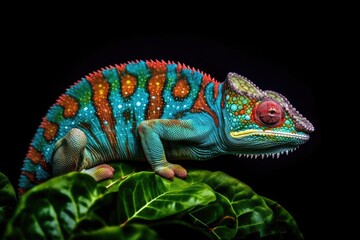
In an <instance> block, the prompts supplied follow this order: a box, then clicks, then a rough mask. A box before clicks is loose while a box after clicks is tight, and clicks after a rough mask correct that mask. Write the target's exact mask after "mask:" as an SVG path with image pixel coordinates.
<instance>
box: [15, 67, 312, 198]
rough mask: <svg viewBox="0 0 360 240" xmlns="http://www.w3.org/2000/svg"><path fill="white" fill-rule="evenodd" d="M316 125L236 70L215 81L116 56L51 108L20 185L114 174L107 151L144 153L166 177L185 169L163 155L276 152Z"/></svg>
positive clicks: (117, 156) (118, 156) (138, 156)
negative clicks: (73, 175)
mask: <svg viewBox="0 0 360 240" xmlns="http://www.w3.org/2000/svg"><path fill="white" fill-rule="evenodd" d="M313 130H314V128H313V126H312V124H311V123H310V122H309V121H308V120H306V119H305V118H304V117H303V116H302V115H301V114H299V113H298V112H297V111H296V110H295V108H293V107H292V106H291V104H290V103H289V101H288V100H287V99H286V98H285V97H283V96H282V95H280V94H278V93H276V92H273V91H262V90H260V89H259V88H258V87H256V86H255V85H254V84H253V83H252V82H250V81H249V80H248V79H246V78H245V77H242V76H240V75H238V74H235V73H229V74H228V76H227V79H226V80H225V81H224V82H222V83H220V82H218V81H215V80H214V79H213V78H211V77H210V76H209V75H207V74H204V73H202V72H200V71H197V70H195V69H193V68H190V67H187V66H185V65H183V64H176V63H173V62H164V61H152V60H150V61H136V62H129V63H126V64H120V65H115V66H114V67H108V68H105V69H102V70H100V71H97V72H94V73H91V74H89V75H88V76H86V77H85V78H83V79H81V80H80V81H78V82H76V83H75V84H74V85H73V86H71V87H70V88H69V89H67V91H66V92H65V93H64V94H63V95H61V96H60V97H59V99H58V100H57V102H56V103H55V104H54V105H53V106H52V107H51V108H50V109H49V111H48V113H47V114H46V116H45V117H44V118H43V121H42V123H41V124H40V126H39V128H38V129H37V132H36V134H35V136H34V138H33V140H32V142H31V145H30V147H29V151H28V153H27V155H26V158H25V160H24V164H23V168H22V173H21V175H20V179H19V194H20V195H21V194H23V193H24V192H26V191H27V190H28V189H30V188H31V187H33V186H34V185H36V184H39V183H41V182H44V181H46V180H47V179H49V178H51V177H52V176H58V175H61V174H65V173H68V172H71V171H83V172H86V173H88V174H90V175H92V176H93V177H94V178H95V179H96V180H97V181H99V180H102V179H106V178H111V177H112V176H113V171H114V169H113V168H112V167H111V166H109V165H107V164H106V163H107V162H111V161H133V160H147V161H148V162H149V163H150V164H151V166H152V168H153V170H154V171H155V172H156V173H157V174H159V175H160V176H162V177H165V178H169V179H172V178H174V176H178V177H180V178H186V176H187V172H186V170H185V169H184V168H183V167H181V166H180V165H177V164H171V163H169V162H168V159H170V160H181V159H189V160H206V159H210V158H213V157H216V156H219V155H223V154H236V155H247V156H251V157H253V156H254V157H257V156H261V157H265V156H269V155H270V156H279V155H280V154H281V153H284V152H286V153H287V152H288V151H292V150H293V149H295V148H297V147H298V146H299V145H301V144H303V143H305V142H306V141H307V140H308V139H309V135H308V134H309V133H311V132H312V131H313Z"/></svg>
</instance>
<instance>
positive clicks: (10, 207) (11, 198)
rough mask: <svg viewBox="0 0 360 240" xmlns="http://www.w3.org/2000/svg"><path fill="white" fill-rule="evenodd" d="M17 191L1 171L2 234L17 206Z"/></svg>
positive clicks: (0, 206) (0, 207)
mask: <svg viewBox="0 0 360 240" xmlns="http://www.w3.org/2000/svg"><path fill="white" fill-rule="evenodd" d="M16 202H17V199H16V193H15V190H14V188H13V186H12V185H11V183H10V181H9V179H8V177H7V176H6V175H4V174H3V173H1V172H0V236H2V234H3V232H4V228H5V223H6V221H7V220H8V219H9V218H10V217H11V215H12V213H13V212H14V210H15V206H16Z"/></svg>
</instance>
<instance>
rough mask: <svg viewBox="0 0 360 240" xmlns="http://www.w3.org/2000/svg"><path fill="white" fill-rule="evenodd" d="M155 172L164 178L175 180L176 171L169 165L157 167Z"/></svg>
mask: <svg viewBox="0 0 360 240" xmlns="http://www.w3.org/2000/svg"><path fill="white" fill-rule="evenodd" d="M155 173H156V174H158V175H159V176H161V177H163V178H166V179H170V180H173V179H174V176H175V173H174V171H173V170H172V169H171V168H169V167H160V168H157V169H155Z"/></svg>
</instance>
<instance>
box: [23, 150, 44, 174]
mask: <svg viewBox="0 0 360 240" xmlns="http://www.w3.org/2000/svg"><path fill="white" fill-rule="evenodd" d="M26 157H27V158H28V159H29V160H30V161H31V162H32V163H33V164H34V165H40V166H41V167H42V169H44V170H45V171H46V172H50V166H49V165H48V164H47V163H46V161H45V158H44V157H43V155H42V154H41V152H39V151H37V150H36V149H35V148H33V147H31V146H30V148H29V151H28V153H27V155H26Z"/></svg>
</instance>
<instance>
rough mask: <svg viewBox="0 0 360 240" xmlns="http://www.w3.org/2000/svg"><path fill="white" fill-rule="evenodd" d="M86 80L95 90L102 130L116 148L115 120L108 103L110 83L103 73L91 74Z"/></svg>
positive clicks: (96, 105)
mask: <svg viewBox="0 0 360 240" xmlns="http://www.w3.org/2000/svg"><path fill="white" fill-rule="evenodd" d="M86 79H87V81H88V82H89V83H90V84H91V87H92V90H93V102H94V106H95V109H96V114H97V116H98V118H99V120H100V124H101V128H102V130H103V131H104V132H105V134H106V136H107V137H108V139H109V142H110V144H111V146H112V147H114V146H116V136H115V120H114V116H113V114H112V109H111V106H110V104H109V101H108V95H109V91H110V86H109V83H108V82H107V81H106V79H105V78H104V77H103V75H102V73H101V72H96V73H93V74H90V75H89V76H87V77H86Z"/></svg>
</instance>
